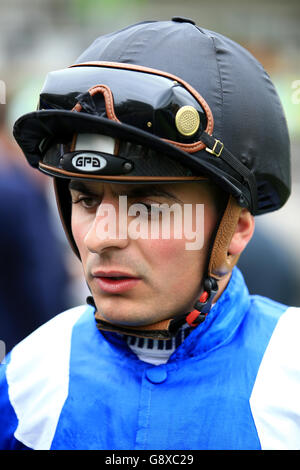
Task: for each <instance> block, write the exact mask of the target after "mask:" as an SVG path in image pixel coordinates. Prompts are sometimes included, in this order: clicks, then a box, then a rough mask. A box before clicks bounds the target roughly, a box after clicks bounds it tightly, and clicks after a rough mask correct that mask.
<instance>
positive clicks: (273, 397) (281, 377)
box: [250, 304, 300, 449]
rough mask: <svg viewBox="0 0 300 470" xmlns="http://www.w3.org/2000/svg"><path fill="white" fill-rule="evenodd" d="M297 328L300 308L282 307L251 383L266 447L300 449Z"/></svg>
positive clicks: (299, 364)
mask: <svg viewBox="0 0 300 470" xmlns="http://www.w3.org/2000/svg"><path fill="white" fill-rule="evenodd" d="M279 305H280V304H279ZM269 306H270V305H269ZM272 307H274V306H273V305H272ZM278 308H279V307H278V306H277V309H278ZM271 310H272V311H273V312H274V311H276V309H275V310H274V308H272V309H270V311H271ZM269 313H270V312H269ZM299 331H300V308H296V307H289V308H286V309H284V311H283V312H281V315H280V316H279V318H278V321H277V322H276V325H275V327H274V330H273V333H272V335H271V337H270V340H269V342H268V345H267V347H266V349H265V352H264V354H263V357H262V360H261V363H260V366H259V369H258V373H257V376H256V380H255V383H254V386H253V390H252V395H251V399H250V404H251V408H252V412H253V417H254V420H255V424H256V427H257V430H258V433H259V435H260V440H261V443H262V446H263V448H265V449H299V448H300V447H299V442H300V426H299V423H300V400H299V397H300V362H299V358H300V341H299Z"/></svg>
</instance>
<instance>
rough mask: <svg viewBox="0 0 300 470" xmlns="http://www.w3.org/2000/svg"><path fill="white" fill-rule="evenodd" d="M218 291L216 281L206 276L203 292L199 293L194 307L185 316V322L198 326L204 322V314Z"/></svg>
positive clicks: (206, 313) (205, 314)
mask: <svg viewBox="0 0 300 470" xmlns="http://www.w3.org/2000/svg"><path fill="white" fill-rule="evenodd" d="M217 292H218V284H217V281H216V280H215V279H214V278H212V277H208V278H206V279H205V280H204V292H203V293H202V294H201V296H200V298H199V300H197V302H196V303H195V305H194V309H195V310H193V311H192V312H190V313H189V314H188V315H187V316H186V322H187V323H188V324H189V325H190V326H192V327H195V326H198V325H200V323H202V322H204V320H205V318H206V316H207V315H208V313H209V312H210V309H211V305H212V302H213V299H214V297H215V295H216V293H217Z"/></svg>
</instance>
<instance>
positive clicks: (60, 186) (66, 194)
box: [53, 178, 80, 259]
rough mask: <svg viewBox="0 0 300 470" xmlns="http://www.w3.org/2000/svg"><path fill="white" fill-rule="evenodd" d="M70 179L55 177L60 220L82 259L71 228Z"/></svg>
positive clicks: (70, 241)
mask: <svg viewBox="0 0 300 470" xmlns="http://www.w3.org/2000/svg"><path fill="white" fill-rule="evenodd" d="M69 181H70V180H69V179H65V178H53V182H54V183H53V184H54V191H55V197H56V204H57V207H58V212H59V216H60V220H61V223H62V226H63V229H64V231H65V234H66V236H67V239H68V241H69V243H70V245H71V248H72V250H73V251H74V253H75V255H76V256H77V257H78V258H79V259H80V255H79V251H78V248H77V245H76V243H75V240H74V238H73V234H72V228H71V215H72V201H71V194H70V191H69V188H68V185H69Z"/></svg>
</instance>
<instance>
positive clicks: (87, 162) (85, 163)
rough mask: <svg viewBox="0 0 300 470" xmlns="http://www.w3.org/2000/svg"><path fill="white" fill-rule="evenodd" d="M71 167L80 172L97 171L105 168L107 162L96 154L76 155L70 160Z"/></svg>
mask: <svg viewBox="0 0 300 470" xmlns="http://www.w3.org/2000/svg"><path fill="white" fill-rule="evenodd" d="M72 165H73V166H74V168H76V169H77V170H80V171H86V172H90V171H99V170H102V168H105V167H106V165H107V161H106V160H105V158H104V157H101V156H100V155H97V154H96V153H78V154H77V155H75V157H73V158H72Z"/></svg>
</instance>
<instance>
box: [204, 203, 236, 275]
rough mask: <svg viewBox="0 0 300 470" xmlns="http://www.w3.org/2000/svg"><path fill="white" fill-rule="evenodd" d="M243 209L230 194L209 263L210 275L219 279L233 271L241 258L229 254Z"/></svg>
mask: <svg viewBox="0 0 300 470" xmlns="http://www.w3.org/2000/svg"><path fill="white" fill-rule="evenodd" d="M241 211H242V208H241V207H240V206H239V205H238V204H237V202H236V200H235V199H234V197H233V196H231V195H230V196H229V198H228V203H227V206H226V209H225V211H224V214H223V217H222V219H221V222H220V224H219V227H218V230H217V234H216V236H215V239H214V242H213V246H212V250H211V255H210V260H209V265H208V276H210V277H213V278H215V279H217V280H221V279H222V278H223V276H225V275H226V274H228V273H229V272H231V271H232V269H233V267H234V266H235V264H236V263H237V261H238V259H239V255H229V254H228V249H229V245H230V242H231V239H232V237H233V235H234V232H235V229H236V226H237V223H238V220H239V217H240V213H241Z"/></svg>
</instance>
